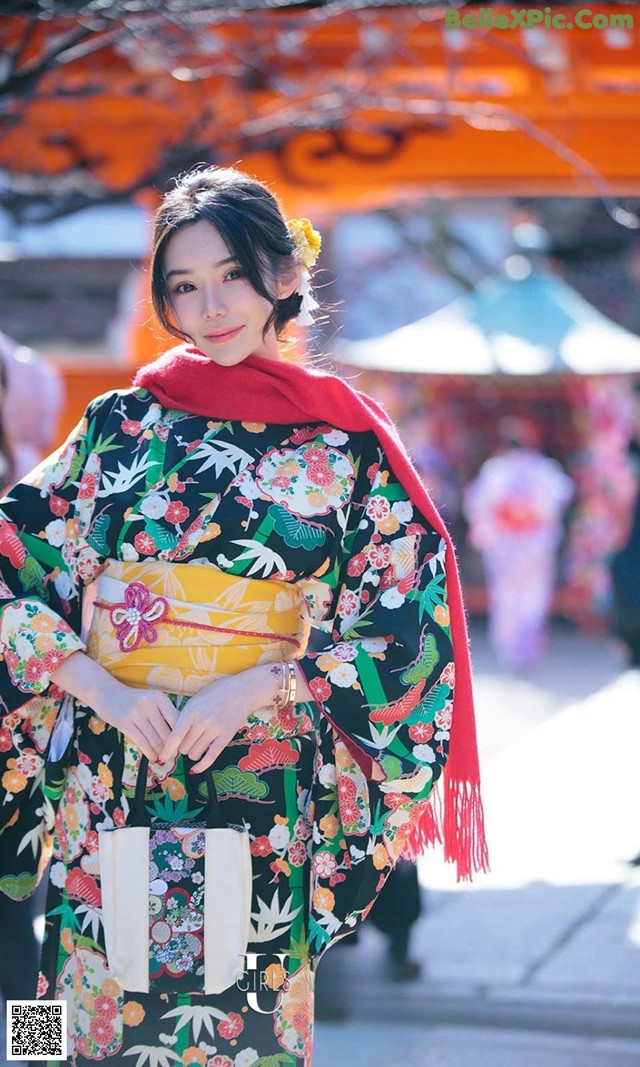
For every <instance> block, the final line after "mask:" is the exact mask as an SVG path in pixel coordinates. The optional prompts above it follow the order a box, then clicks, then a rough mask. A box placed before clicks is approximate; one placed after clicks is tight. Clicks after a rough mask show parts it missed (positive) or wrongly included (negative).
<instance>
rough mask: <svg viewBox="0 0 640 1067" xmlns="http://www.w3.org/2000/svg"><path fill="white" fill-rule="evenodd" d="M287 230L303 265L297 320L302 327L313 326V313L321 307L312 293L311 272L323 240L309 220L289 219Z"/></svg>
mask: <svg viewBox="0 0 640 1067" xmlns="http://www.w3.org/2000/svg"><path fill="white" fill-rule="evenodd" d="M287 230H288V232H289V236H290V237H291V240H292V241H293V243H294V245H295V246H296V249H297V252H298V255H299V257H300V262H301V264H302V281H301V283H300V285H299V287H298V292H299V294H300V296H301V297H302V303H301V305H300V311H299V313H298V316H297V319H298V322H299V323H300V325H302V326H313V324H314V322H315V319H314V318H313V314H312V313H313V312H314V311H315V310H316V308H317V307H318V306H319V305H318V302H317V300H316V299H315V297H314V296H313V293H312V292H311V282H310V280H309V271H310V270H311V268H312V267H314V266H315V263H316V260H317V258H318V254H319V252H320V249H321V247H322V238H321V236H320V234H319V233H318V231H317V230H314V228H313V225H312V224H311V222H310V220H309V219H289V221H288V222H287Z"/></svg>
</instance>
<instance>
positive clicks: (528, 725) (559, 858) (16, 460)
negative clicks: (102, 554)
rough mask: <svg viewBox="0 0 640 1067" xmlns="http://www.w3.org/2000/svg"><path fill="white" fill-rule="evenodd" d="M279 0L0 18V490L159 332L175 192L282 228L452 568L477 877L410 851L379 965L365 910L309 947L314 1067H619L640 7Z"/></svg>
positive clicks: (623, 1008) (337, 348)
mask: <svg viewBox="0 0 640 1067" xmlns="http://www.w3.org/2000/svg"><path fill="white" fill-rule="evenodd" d="M271 6H272V5H269V4H267V3H263V2H261V0H255V2H254V0H245V2H243V3H235V2H234V0H225V2H218V3H216V4H215V5H214V4H201V3H197V2H196V0H181V2H180V3H175V2H174V3H168V2H165V0H113V2H112V3H111V4H108V5H104V4H103V5H100V4H95V3H91V2H89V0H68V2H60V3H58V2H57V0H8V2H7V3H6V4H5V5H3V8H5V7H6V12H5V13H3V15H2V16H1V17H0V47H1V48H2V54H3V56H4V57H5V58H4V65H3V67H2V69H1V70H0V132H1V134H2V136H0V481H1V482H2V484H3V485H9V484H10V483H11V482H12V481H13V480H15V479H16V478H19V477H21V476H22V475H24V474H25V473H26V472H27V471H28V470H30V469H31V468H32V467H33V466H34V464H35V463H36V462H38V460H39V458H40V457H41V456H42V455H43V454H45V453H46V452H47V451H48V450H50V449H51V448H53V447H54V446H55V445H56V444H57V443H58V442H59V441H61V440H62V439H63V438H64V436H65V435H66V434H67V432H68V431H69V430H70V429H71V427H72V426H74V425H75V423H76V422H77V420H78V418H79V417H80V415H81V413H82V411H83V410H84V407H85V405H86V403H87V401H88V400H89V399H90V398H92V397H93V396H95V395H97V394H99V393H101V392H103V391H106V390H108V389H113V388H120V387H126V386H127V385H128V384H129V383H130V381H131V378H132V376H133V373H134V372H135V369H136V367H137V366H139V365H141V364H143V363H145V362H146V361H148V360H150V359H152V358H154V357H155V356H156V355H157V354H159V353H160V352H161V351H163V350H164V349H165V348H167V347H169V346H170V344H171V343H172V339H170V338H168V337H167V336H166V335H163V334H162V332H161V331H160V330H159V328H157V326H156V325H155V324H154V323H153V322H152V320H151V317H150V307H149V302H148V294H147V286H148V276H147V264H148V256H149V244H150V229H149V222H150V217H151V214H152V212H153V210H154V209H155V206H156V205H157V203H158V200H159V196H160V193H161V192H162V191H163V190H164V189H165V188H166V187H167V183H168V181H169V179H170V177H172V176H174V175H176V174H177V173H179V172H180V171H183V170H186V169H188V168H189V167H191V166H192V165H194V164H196V163H199V162H205V163H218V164H220V165H239V166H241V167H243V168H244V169H246V170H247V171H249V172H250V173H253V174H256V175H257V176H258V177H259V178H261V179H262V180H264V181H267V182H268V183H269V184H271V185H272V187H273V189H274V191H275V192H276V193H278V194H279V195H280V196H281V199H282V201H283V204H284V205H285V209H286V212H287V214H288V215H290V216H291V215H298V216H309V217H310V218H311V220H312V222H313V224H314V225H315V226H316V227H317V228H318V229H319V230H321V231H322V239H323V246H322V252H321V256H320V260H319V271H318V274H317V282H318V287H317V295H318V298H319V300H320V301H321V303H322V304H323V306H324V309H325V312H326V314H325V316H324V317H321V318H320V319H319V320H318V322H317V324H316V325H315V326H314V327H313V328H311V329H310V330H307V331H300V333H299V335H296V338H295V339H296V343H297V344H298V345H299V347H300V349H302V350H305V349H306V350H310V351H311V352H314V353H316V354H319V355H320V356H321V357H323V358H328V359H329V361H330V363H329V365H330V366H332V367H335V369H336V372H337V373H339V374H341V375H343V376H344V377H345V378H346V379H347V380H348V381H349V382H350V383H351V384H352V385H354V386H355V387H357V388H360V389H363V390H365V391H367V392H369V393H371V394H372V395H374V396H375V397H376V398H377V399H379V400H380V401H381V402H382V403H383V404H384V405H385V407H386V408H387V410H388V411H389V412H390V414H391V415H392V416H393V417H394V418H395V419H396V421H397V424H398V426H399V428H400V431H401V434H402V436H403V439H404V440H405V443H406V445H407V446H408V448H409V449H410V451H411V455H412V457H413V460H414V463H415V465H416V467H417V468H418V470H419V473H420V475H421V476H422V478H423V480H424V482H425V484H426V485H427V486H428V488H429V489H430V491H431V492H432V495H433V497H434V499H435V502H436V503H437V504H438V506H439V507H440V508H441V510H442V513H443V516H444V517H445V520H446V521H447V523H448V525H449V527H450V529H451V530H452V533H453V535H454V539H455V541H456V543H457V546H458V551H459V557H460V564H461V572H462V577H463V584H464V588H465V596H466V602H467V605H468V608H469V611H470V614H471V619H472V652H473V659H474V667H475V687H476V695H477V705H478V729H479V741H480V748H481V765H482V773H483V784H484V803H485V809H486V817H487V836H488V840H489V845H490V852H491V864H492V871H491V873H490V874H489V875H486V876H482V877H478V878H477V879H476V880H475V881H474V883H473V885H471V886H469V885H466V884H465V885H457V884H456V883H455V880H454V878H453V875H452V873H451V871H450V870H449V869H448V868H446V867H445V866H444V865H443V864H441V863H440V862H439V861H438V860H437V859H436V858H435V856H429V857H427V858H425V859H424V860H422V861H421V862H420V864H419V867H418V879H419V887H420V899H421V914H420V917H419V918H418V919H417V921H415V922H412V921H411V920H410V919H409V918H408V919H407V922H406V923H405V934H406V936H407V937H408V942H409V944H408V950H407V953H406V954H404V955H403V954H402V952H401V954H400V955H401V959H400V963H398V958H397V956H396V958H394V959H391V957H390V949H391V948H393V946H392V945H390V939H389V937H388V936H387V935H385V934H383V933H382V932H381V931H380V930H379V929H378V928H377V927H376V925H375V916H374V915H373V914H372V918H371V921H370V922H368V923H367V924H366V925H365V927H364V929H363V930H362V931H361V933H360V935H359V938H358V941H357V943H356V944H353V945H350V944H347V943H345V944H344V945H340V946H337V947H336V948H335V949H334V950H332V951H331V952H330V953H329V954H328V955H327V957H326V959H325V960H324V961H323V962H322V964H321V967H320V969H319V972H318V1006H319V1008H320V1019H319V1021H318V1023H317V1030H316V1033H317V1038H316V1052H315V1057H314V1067H360V1065H362V1067H365V1065H366V1067H485V1065H487V1067H488V1065H491V1067H640V773H639V764H640V491H639V485H640V464H639V462H638V460H639V457H640V386H639V384H638V383H639V382H640V301H639V300H638V285H639V283H640V163H639V158H638V151H637V145H638V139H639V135H640V73H639V72H640V7H638V5H637V4H635V3H626V4H594V5H592V7H591V8H590V9H588V10H589V12H590V14H589V18H590V20H591V21H590V25H589V26H588V27H586V26H585V27H584V28H583V29H579V28H577V27H576V26H575V25H573V22H574V21H575V19H576V13H577V10H578V9H579V8H581V5H571V4H566V5H552V7H551V8H545V11H547V12H550V13H553V14H554V15H558V16H559V17H561V18H562V19H564V23H562V24H561V23H558V24H555V25H552V24H551V23H550V22H549V24H547V23H545V22H544V21H543V20H542V15H541V17H540V19H537V18H536V17H534V16H533V15H532V17H531V19H530V20H529V21H528V22H527V24H526V25H513V26H509V27H506V28H499V27H497V26H496V25H495V24H490V23H489V22H488V21H487V19H488V18H489V16H488V15H487V14H486V12H490V11H492V10H494V11H495V12H498V11H499V10H501V9H500V8H499V5H495V4H492V3H487V4H484V5H482V7H480V6H479V5H472V4H465V3H460V2H456V3H451V4H449V5H448V7H449V10H450V12H453V13H456V14H457V16H458V21H457V22H456V20H455V18H454V17H453V15H451V16H450V17H449V18H448V20H446V19H445V9H444V8H442V7H440V8H439V7H438V6H437V5H434V4H432V3H428V2H427V3H424V4H412V3H403V2H401V0H390V2H389V3H388V4H386V5H379V4H377V3H374V4H367V3H365V2H356V0H343V2H341V3H339V4H333V3H332V4H326V3H315V2H309V3H304V4H297V3H292V2H289V0H282V2H281V3H279V4H278V5H277V7H278V10H277V11H273V10H270V7H271ZM528 6H529V7H530V6H531V5H528ZM482 11H484V12H485V15H482V14H481V12H482ZM465 16H468V21H467V22H464V21H463V19H464V17H465ZM474 19H475V20H476V21H473V20H474ZM469 20H471V21H469ZM569 23H571V27H572V28H571V27H569ZM496 461H498V462H496ZM505 574H506V575H507V577H508V581H507V582H506V584H505V583H504V582H503V583H502V585H501V584H500V577H501V575H505ZM376 907H377V905H376ZM394 907H395V908H396V911H398V912H399V913H402V910H403V907H404V905H402V904H400V905H397V904H396V905H394ZM408 908H409V905H408V904H407V909H408ZM408 914H409V911H408V910H407V915H408ZM3 922H4V923H6V922H7V920H6V919H4V920H3V919H2V918H0V924H2V923H3ZM27 925H28V924H27ZM36 929H37V930H38V931H40V923H39V920H37V921H36ZM4 930H5V934H6V930H7V927H6V925H5V927H4ZM396 947H397V946H396ZM404 947H405V948H406V945H405V946H404ZM25 951H27V949H25ZM1 953H2V933H1V928H0V954H1ZM0 960H1V956H0ZM394 968H395V970H394ZM403 968H404V972H403ZM9 970H10V968H9ZM399 972H403V973H399ZM2 992H3V994H4V995H5V996H11V987H10V983H9V984H7V985H6V986H5V988H4V989H3V990H2Z"/></svg>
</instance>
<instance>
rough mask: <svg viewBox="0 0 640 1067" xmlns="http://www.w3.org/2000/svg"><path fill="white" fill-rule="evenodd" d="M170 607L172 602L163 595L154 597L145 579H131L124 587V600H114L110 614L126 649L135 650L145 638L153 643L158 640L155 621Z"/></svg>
mask: <svg viewBox="0 0 640 1067" xmlns="http://www.w3.org/2000/svg"><path fill="white" fill-rule="evenodd" d="M168 611H169V604H168V602H167V601H166V600H165V599H164V597H162V596H157V597H154V598H153V600H152V599H151V594H150V592H149V590H148V589H147V587H146V585H143V584H142V582H130V583H129V585H128V586H127V588H126V589H125V591H124V601H122V602H121V603H120V604H114V605H113V607H112V608H111V611H110V612H109V617H110V619H111V622H112V623H113V625H114V627H115V631H116V637H117V639H118V644H119V645H120V649H121V651H122V652H132V651H133V650H134V649H135V648H137V647H138V645H139V644H140V642H141V641H146V643H147V644H148V645H152V644H153V643H154V642H155V641H157V640H158V631H157V630H156V628H155V626H153V625H152V623H154V622H162V620H163V619H164V618H165V617H166V615H167V612H168Z"/></svg>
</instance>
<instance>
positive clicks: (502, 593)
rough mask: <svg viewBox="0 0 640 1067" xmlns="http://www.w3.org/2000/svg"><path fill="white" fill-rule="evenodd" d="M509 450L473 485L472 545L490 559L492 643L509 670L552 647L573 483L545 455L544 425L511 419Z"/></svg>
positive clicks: (468, 502) (502, 428) (507, 422)
mask: <svg viewBox="0 0 640 1067" xmlns="http://www.w3.org/2000/svg"><path fill="white" fill-rule="evenodd" d="M498 434H499V439H500V442H501V449H500V451H499V453H498V454H497V455H494V456H492V457H490V458H489V459H488V460H486V461H485V463H483V465H482V467H481V468H480V471H479V473H478V476H477V477H476V478H475V480H474V481H473V482H472V483H471V484H470V485H469V486H468V487H467V489H466V491H465V495H464V508H465V513H466V516H467V519H468V522H469V538H470V541H471V544H472V545H473V546H474V548H476V549H477V550H478V551H479V552H480V553H481V555H482V558H483V562H484V569H485V576H486V583H487V595H488V616H489V639H490V642H491V645H492V647H493V649H494V650H495V652H496V655H497V656H498V659H499V660H500V662H501V663H502V664H503V665H504V666H505V667H506V668H507V669H509V670H515V671H519V670H524V669H526V668H527V667H530V666H531V665H532V664H534V663H535V662H536V661H537V660H538V659H539V657H540V656H541V654H542V652H543V650H544V640H545V632H546V626H547V619H548V615H549V609H550V605H551V598H552V595H553V589H554V584H555V578H556V566H557V563H556V557H557V552H558V547H559V545H560V541H561V539H562V532H563V516H564V513H565V510H566V508H567V506H568V504H569V502H570V500H571V498H572V496H573V492H574V487H573V482H572V481H571V479H570V478H569V476H568V475H567V474H565V472H564V470H563V469H562V467H561V466H560V464H559V463H558V462H557V461H556V460H554V459H551V458H550V457H548V456H545V455H543V454H542V453H541V452H540V450H539V443H540V442H539V434H538V431H537V428H536V426H535V425H534V424H533V423H532V422H530V421H529V420H527V419H522V418H516V417H512V416H509V417H507V418H505V419H503V420H502V421H501V422H500V424H499V427H498Z"/></svg>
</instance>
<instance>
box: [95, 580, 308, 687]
mask: <svg viewBox="0 0 640 1067" xmlns="http://www.w3.org/2000/svg"><path fill="white" fill-rule="evenodd" d="M95 584H96V595H95V599H94V602H93V615H92V617H91V623H90V626H89V631H88V635H87V652H88V654H89V655H90V656H91V657H92V658H93V659H95V660H97V661H98V662H99V663H101V664H102V666H103V667H105V668H106V669H107V670H108V671H109V673H110V674H113V675H114V676H115V677H116V678H118V680H119V681H121V682H124V684H125V685H132V686H139V687H149V688H153V689H161V690H163V691H164V692H167V693H181V694H187V695H189V696H191V695H193V694H194V693H197V692H198V691H199V690H200V689H203V688H204V687H205V686H206V685H209V683H210V682H213V681H215V679H216V678H222V677H225V676H227V675H232V674H239V673H240V672H241V671H244V670H248V669H249V668H250V667H255V666H256V665H257V664H259V663H274V662H276V661H278V660H289V661H290V660H293V659H298V658H299V657H300V656H302V655H303V654H304V652H305V649H306V647H307V642H308V640H309V632H310V622H309V617H308V611H307V604H306V600H305V599H304V597H303V596H302V594H301V593H300V591H299V590H298V588H297V587H296V586H295V585H292V584H290V583H288V582H282V581H266V580H264V579H259V578H244V577H238V576H237V575H230V574H225V573H224V572H223V571H221V570H220V569H219V568H218V567H214V566H211V565H209V564H207V565H200V564H193V563H163V562H160V561H157V562H156V561H154V562H144V563H121V562H117V561H115V560H109V561H108V563H107V565H106V567H105V569H104V571H103V572H102V574H101V575H100V577H99V578H98V579H97V581H96V583H95Z"/></svg>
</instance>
